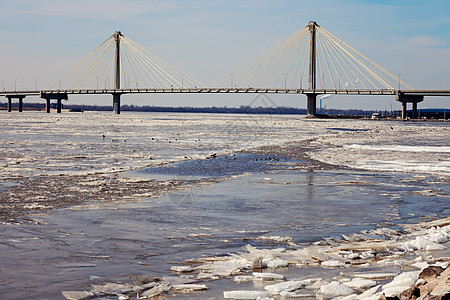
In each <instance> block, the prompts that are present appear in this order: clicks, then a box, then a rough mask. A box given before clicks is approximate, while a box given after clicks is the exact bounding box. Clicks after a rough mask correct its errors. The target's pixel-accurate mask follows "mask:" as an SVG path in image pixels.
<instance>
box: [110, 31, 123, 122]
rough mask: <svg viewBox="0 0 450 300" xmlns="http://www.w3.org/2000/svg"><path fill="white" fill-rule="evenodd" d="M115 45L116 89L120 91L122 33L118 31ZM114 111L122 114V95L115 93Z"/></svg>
mask: <svg viewBox="0 0 450 300" xmlns="http://www.w3.org/2000/svg"><path fill="white" fill-rule="evenodd" d="M113 36H114V43H115V59H114V89H115V90H119V89H120V39H121V37H122V33H121V32H120V31H116V32H114V34H113ZM112 96H113V111H114V113H115V114H117V115H118V114H120V96H121V93H117V92H115V93H113V94H112Z"/></svg>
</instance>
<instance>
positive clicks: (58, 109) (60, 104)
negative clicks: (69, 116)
mask: <svg viewBox="0 0 450 300" xmlns="http://www.w3.org/2000/svg"><path fill="white" fill-rule="evenodd" d="M57 101H58V102H57V106H56V113H58V114H60V113H61V109H62V103H61V99H58V100H57Z"/></svg>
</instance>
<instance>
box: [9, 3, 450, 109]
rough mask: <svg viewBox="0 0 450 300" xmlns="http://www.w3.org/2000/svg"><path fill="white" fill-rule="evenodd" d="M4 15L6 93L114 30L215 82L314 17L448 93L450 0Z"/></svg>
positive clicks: (208, 101) (203, 99)
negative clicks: (446, 90)
mask: <svg viewBox="0 0 450 300" xmlns="http://www.w3.org/2000/svg"><path fill="white" fill-rule="evenodd" d="M0 12H1V15H2V18H0V32H1V37H2V43H1V47H0V57H1V65H2V67H1V68H0V80H1V84H2V85H3V86H5V88H6V89H7V90H8V89H10V90H12V89H14V85H16V87H17V89H34V87H35V85H36V84H37V85H38V88H43V87H45V86H46V85H48V84H49V83H51V82H52V81H53V80H54V79H56V78H57V77H58V76H60V75H61V74H62V73H64V72H65V71H66V70H67V69H69V68H70V67H71V66H72V65H74V64H75V63H76V62H77V61H79V60H80V59H81V58H83V57H84V56H85V55H86V54H88V53H89V52H90V51H91V50H93V49H94V48H95V47H96V46H97V45H99V44H100V43H101V42H102V41H104V40H105V39H106V38H107V37H109V36H110V35H111V34H112V33H113V32H114V31H115V30H121V31H122V32H123V33H124V34H125V35H127V36H128V37H129V38H131V39H132V40H134V41H135V42H137V43H139V44H140V45H142V46H144V47H145V48H147V49H148V50H150V51H151V52H153V53H155V54H156V55H158V56H160V57H162V58H163V59H165V60H166V61H168V62H169V63H171V64H172V65H175V66H176V67H178V68H179V69H181V70H183V72H185V73H186V74H190V75H191V76H193V77H195V78H196V79H198V80H199V81H201V82H211V81H213V80H214V79H216V78H218V77H220V76H221V75H223V74H226V73H227V72H229V71H230V70H231V69H233V68H234V67H237V66H238V65H240V64H242V63H244V62H245V61H246V60H248V59H250V58H252V57H253V56H255V55H257V54H258V53H260V52H261V51H263V50H265V49H266V48H268V47H270V46H272V45H273V44H275V43H276V42H278V41H280V40H281V39H283V38H284V37H286V36H288V35H290V34H292V33H293V32H295V31H297V30H298V29H300V28H301V27H303V26H305V25H306V24H307V23H308V22H309V21H310V20H314V21H316V22H317V23H318V24H319V25H320V26H322V27H324V28H325V29H327V30H328V31H329V32H331V33H333V34H334V35H336V36H338V37H339V38H340V39H342V40H344V41H345V42H346V43H348V44H349V45H351V46H352V47H354V48H356V49H357V50H358V51H360V52H361V53H363V54H364V55H366V56H367V57H370V58H371V59H372V60H373V61H375V62H376V63H377V64H379V65H381V66H383V67H384V68H385V69H387V70H388V71H390V72H391V73H392V74H397V73H401V74H402V75H401V78H402V80H404V81H406V82H407V83H409V84H410V85H412V86H413V87H415V88H417V89H450V1H448V0H440V1H439V0H431V1H424V0H423V1H415V0H408V1H406V0H398V1H387V0H377V1H369V0H359V1H357V0H343V1H332V0H325V1H321V0H318V1H303V0H298V1H294V0H278V1H267V0H258V1H257V0H240V1H235V0H231V1H206V0H183V1H181V0H180V1H170V0H169V1H143V0H128V1H117V0H77V1H73V0H72V1H67V0H59V1H50V0H39V1H35V0H11V1H9V0H0ZM3 86H2V88H3ZM252 97H253V96H246V97H243V96H236V95H222V96H210V95H207V96H206V95H189V96H182V95H170V96H169V95H146V96H124V97H123V102H124V103H126V104H136V105H143V104H147V105H172V106H178V105H193V106H209V105H215V106H224V105H227V106H239V105H246V104H249V103H250V102H252V100H253V98H252ZM110 98H112V97H110V96H104V97H94V98H87V97H85V96H77V97H71V99H70V103H85V104H88V103H98V104H111V102H112V100H111V99H110ZM271 98H273V101H274V102H275V103H276V104H277V105H288V106H294V107H305V106H306V104H305V103H306V96H302V95H300V96H271ZM34 100H36V101H39V100H38V99H37V98H36V99H34ZM1 101H5V100H4V99H2V100H1ZM26 101H31V100H26ZM326 104H327V106H328V107H336V108H353V107H356V108H363V109H390V106H391V105H393V106H394V108H399V107H400V104H399V103H397V102H395V100H394V99H393V97H381V98H380V97H371V98H370V97H369V98H365V97H355V96H348V97H332V98H330V99H329V100H328V101H327V103H326ZM419 107H423V108H425V107H445V108H450V98H428V99H426V100H425V102H423V103H421V104H419Z"/></svg>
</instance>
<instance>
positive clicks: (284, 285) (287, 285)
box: [264, 281, 304, 295]
mask: <svg viewBox="0 0 450 300" xmlns="http://www.w3.org/2000/svg"><path fill="white" fill-rule="evenodd" d="M303 286H304V284H303V283H302V282H301V281H286V282H280V283H276V284H271V285H267V286H265V287H264V289H265V290H266V291H267V292H269V294H271V295H279V294H280V293H281V292H292V291H295V290H298V289H300V288H302V287H303Z"/></svg>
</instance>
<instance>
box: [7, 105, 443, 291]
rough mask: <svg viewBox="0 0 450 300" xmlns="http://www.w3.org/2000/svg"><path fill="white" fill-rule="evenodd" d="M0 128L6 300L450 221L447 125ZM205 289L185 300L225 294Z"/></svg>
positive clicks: (22, 119)
mask: <svg viewBox="0 0 450 300" xmlns="http://www.w3.org/2000/svg"><path fill="white" fill-rule="evenodd" d="M0 123H1V129H0V130H1V138H0V151H1V156H0V168H1V170H2V172H1V174H0V196H1V198H0V199H1V201H2V202H1V210H0V213H1V215H0V217H1V219H0V221H2V224H1V225H0V293H2V295H8V297H7V298H8V299H23V298H24V297H26V296H30V295H33V298H34V299H64V297H63V295H62V294H61V291H64V290H89V289H90V284H91V283H92V282H97V281H101V280H104V281H114V282H118V281H126V280H127V276H128V275H129V274H147V275H151V276H168V275H171V271H170V267H171V266H173V265H174V264H176V265H180V264H183V263H184V261H185V260H187V259H196V258H200V257H202V256H204V255H207V256H214V255H217V254H224V253H236V252H237V251H241V250H242V247H243V246H245V245H247V244H250V245H253V246H256V247H259V248H268V249H272V248H275V247H279V246H283V247H285V246H293V245H296V246H298V245H306V244H310V243H313V242H317V241H319V240H321V239H324V238H336V239H339V237H340V236H341V235H342V234H345V235H351V234H353V233H358V232H361V231H363V230H372V229H377V228H392V229H398V228H399V227H398V225H399V224H405V223H408V224H413V223H417V222H419V221H424V220H432V219H442V218H445V217H447V216H449V215H450V214H449V213H450V205H449V195H450V193H449V191H450V186H449V176H450V159H449V156H450V133H449V132H450V126H449V124H448V123H439V122H418V123H413V122H393V121H391V122H389V121H372V120H317V119H305V118H303V117H302V116H278V115H226V114H171V113H124V114H122V115H120V116H117V115H111V114H109V113H83V114H81V113H64V114H58V115H56V114H44V113H38V112H35V113H32V112H27V113H21V114H17V113H5V112H1V113H0ZM219 282H220V281H219ZM226 284H227V283H225V285H226ZM211 285H212V286H213V287H214V285H217V284H215V283H211ZM219 285H220V284H219ZM222 285H223V283H222ZM210 290H211V292H208V293H210V294H203V296H198V295H188V296H184V297H187V298H190V297H199V298H202V297H206V296H207V297H211V298H215V297H217V295H221V291H220V288H218V287H216V289H215V291H213V290H214V289H213V288H211V289H210ZM178 297H180V295H178Z"/></svg>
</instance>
